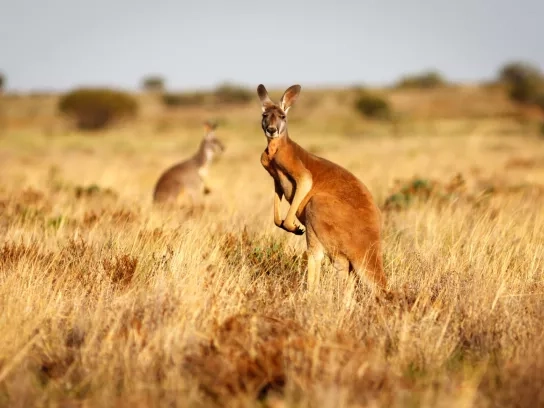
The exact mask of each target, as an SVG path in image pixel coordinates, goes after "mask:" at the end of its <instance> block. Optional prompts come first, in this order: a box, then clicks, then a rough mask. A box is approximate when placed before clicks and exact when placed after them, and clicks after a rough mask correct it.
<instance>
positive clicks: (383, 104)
mask: <svg viewBox="0 0 544 408" xmlns="http://www.w3.org/2000/svg"><path fill="white" fill-rule="evenodd" d="M355 109H356V110H357V111H358V112H359V113H360V114H361V115H363V116H365V117H367V118H370V119H380V120H388V119H391V116H392V111H391V106H390V104H389V101H388V100H387V99H385V98H383V97H381V96H379V95H375V94H371V93H367V92H362V93H361V94H360V95H359V96H358V97H357V98H356V100H355Z"/></svg>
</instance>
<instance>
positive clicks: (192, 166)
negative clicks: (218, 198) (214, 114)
mask: <svg viewBox="0 0 544 408" xmlns="http://www.w3.org/2000/svg"><path fill="white" fill-rule="evenodd" d="M204 127H205V130H206V135H205V136H204V138H203V139H202V142H200V147H199V149H198V151H197V152H196V153H195V154H194V155H193V156H192V157H190V158H189V159H187V160H185V161H183V162H181V163H178V164H176V165H174V166H172V167H170V168H168V169H167V170H165V171H164V172H163V173H162V175H161V176H160V178H159V180H158V181H157V184H156V185H155V189H154V192H153V201H154V202H155V203H175V202H177V201H178V199H180V198H181V199H185V200H188V201H190V202H191V203H192V204H195V203H197V202H199V201H200V200H201V198H202V196H203V195H204V194H209V193H210V192H211V190H210V188H209V186H208V185H207V182H206V178H207V175H208V167H209V165H210V164H211V162H212V161H213V160H214V158H215V156H216V155H218V154H220V153H222V152H223V151H224V150H225V146H224V144H223V143H222V142H221V141H220V140H219V139H217V137H216V136H215V132H214V130H215V128H216V127H217V125H216V124H212V123H210V122H206V123H205V124H204Z"/></svg>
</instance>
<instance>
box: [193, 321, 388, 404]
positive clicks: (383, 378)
mask: <svg viewBox="0 0 544 408" xmlns="http://www.w3.org/2000/svg"><path fill="white" fill-rule="evenodd" d="M367 353H368V348H367V347H365V346H364V344H363V345H360V346H359V347H354V348H352V347H338V348H336V347H331V346H328V345H326V344H323V343H322V342H320V341H318V340H317V339H316V338H315V337H313V336H311V335H309V334H308V333H307V332H306V330H304V329H303V328H302V327H301V326H300V325H299V324H297V323H296V322H294V321H291V320H287V319H278V318H275V317H271V316H263V315H253V314H242V315H234V316H231V317H229V318H227V319H226V320H225V321H224V322H223V323H222V324H220V325H219V326H218V327H217V329H216V330H215V332H214V333H213V337H212V339H211V341H210V342H204V343H201V344H199V345H197V346H193V347H192V350H191V351H190V352H188V353H187V356H186V359H185V362H184V368H185V370H187V372H188V373H189V375H190V376H191V377H192V378H193V379H194V380H195V381H197V382H198V384H199V387H200V389H201V390H202V392H203V393H204V395H206V396H207V397H208V398H210V402H211V401H213V402H214V403H215V404H217V405H220V406H224V404H229V402H232V401H233V400H236V398H237V397H238V398H240V397H245V398H247V396H249V400H251V399H260V400H265V399H266V398H267V397H268V396H269V395H270V394H271V393H274V394H279V395H283V393H284V390H285V387H286V386H291V387H295V388H299V389H298V391H297V390H291V392H295V394H296V393H300V391H301V389H305V390H311V389H314V390H315V391H318V390H319V389H320V388H327V387H331V386H334V387H348V389H349V394H350V399H352V400H353V402H357V403H358V404H364V403H368V402H369V401H370V400H373V399H375V398H377V396H378V395H379V394H380V393H382V392H385V391H386V390H388V389H389V388H390V378H389V376H391V373H385V372H383V371H378V370H373V369H366V370H364V371H363V372H361V370H360V369H359V368H360V364H361V363H362V362H364V361H365V356H366V354H367ZM330 361H334V362H335V364H334V365H333V366H330V365H329V364H328V363H329V362H330ZM333 367H334V368H333ZM337 367H343V369H342V372H341V374H340V376H338V372H337V371H336V368H337ZM328 368H332V370H330V369H328Z"/></svg>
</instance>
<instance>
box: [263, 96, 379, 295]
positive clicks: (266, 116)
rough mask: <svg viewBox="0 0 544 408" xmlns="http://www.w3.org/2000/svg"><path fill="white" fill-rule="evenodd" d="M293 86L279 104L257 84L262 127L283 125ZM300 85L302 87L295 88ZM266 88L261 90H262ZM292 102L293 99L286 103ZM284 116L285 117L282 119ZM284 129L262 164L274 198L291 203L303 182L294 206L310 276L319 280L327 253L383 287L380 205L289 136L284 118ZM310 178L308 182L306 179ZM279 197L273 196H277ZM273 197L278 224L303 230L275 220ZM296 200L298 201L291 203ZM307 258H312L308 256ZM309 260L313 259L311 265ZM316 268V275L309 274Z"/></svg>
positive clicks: (353, 179) (347, 174)
mask: <svg viewBox="0 0 544 408" xmlns="http://www.w3.org/2000/svg"><path fill="white" fill-rule="evenodd" d="M292 88H293V87H291V88H289V90H288V91H286V93H285V94H284V97H283V98H282V103H281V104H282V105H284V106H283V108H284V109H285V110H284V109H282V107H281V106H279V105H276V104H274V103H272V102H271V101H270V100H269V98H268V95H267V94H266V90H264V87H262V88H261V86H260V87H259V96H260V97H261V101H263V124H262V126H263V130H264V131H265V134H266V132H267V129H269V128H273V127H276V128H277V129H280V128H281V124H282V122H285V121H286V119H285V113H286V112H285V111H286V110H288V109H289V107H290V106H291V104H292V102H294V100H293V99H294V98H296V96H297V95H298V92H293V91H292ZM298 89H299V90H300V88H298ZM263 90H264V91H263ZM290 101H291V102H290ZM282 117H283V118H284V119H282ZM283 128H284V131H283V133H281V134H279V136H276V137H274V138H271V137H270V136H268V135H267V137H268V146H267V148H266V150H265V151H264V152H263V154H262V156H261V163H262V165H263V166H264V168H265V169H266V170H267V171H268V173H269V174H270V175H271V176H272V178H273V179H274V184H275V187H276V194H277V196H276V200H277V198H278V196H279V200H281V196H283V195H284V196H285V198H286V199H287V201H288V202H289V203H290V204H291V203H292V202H293V201H294V199H295V196H296V191H297V188H302V187H300V186H302V185H303V183H306V184H307V185H308V187H309V191H308V192H307V193H306V194H304V196H303V198H302V200H301V201H300V204H299V205H298V206H297V207H298V208H296V213H295V214H296V217H297V218H298V219H299V220H300V222H301V223H302V224H303V225H304V226H305V227H306V238H307V244H308V257H309V265H308V268H309V271H308V279H309V280H312V279H314V281H315V282H310V281H309V285H312V284H313V283H317V282H318V279H319V265H320V263H321V259H322V257H323V253H324V252H326V253H327V254H328V255H329V256H331V258H332V259H333V261H334V263H335V266H336V268H337V269H338V270H339V271H340V272H342V273H346V274H347V271H348V270H355V271H356V272H357V273H358V274H360V273H361V272H363V271H365V272H366V276H367V277H368V278H369V279H370V280H371V281H372V282H374V283H376V284H377V285H378V286H380V287H381V288H385V286H386V278H385V274H384V272H383V265H382V250H381V237H380V235H381V234H380V231H381V221H380V213H379V209H378V207H377V206H376V205H375V203H374V200H373V198H372V195H371V193H370V192H369V190H368V189H367V188H366V186H365V185H364V184H363V183H362V182H361V181H359V180H358V179H357V178H356V177H355V176H354V175H353V174H352V173H350V172H349V171H348V170H346V169H344V168H343V167H341V166H339V165H337V164H335V163H333V162H331V161H329V160H326V159H324V158H321V157H318V156H316V155H314V154H311V153H309V152H308V151H306V150H304V149H303V148H302V147H301V146H299V145H298V144H297V143H295V142H294V141H292V140H291V139H290V138H289V135H288V132H287V126H286V122H285V125H284V126H283ZM308 180H310V182H308ZM279 200H277V201H279ZM276 204H279V203H278V202H276V201H275V205H274V206H275V208H274V218H275V223H276V225H278V224H279V225H278V226H279V227H281V228H283V229H285V230H287V231H289V232H293V233H295V234H301V233H303V231H304V230H303V229H302V228H301V227H299V226H297V225H296V223H295V224H293V225H291V223H290V222H289V221H290V220H288V219H287V218H289V214H288V216H287V217H286V219H285V220H284V221H281V220H278V219H277V218H278V216H279V209H278V208H276ZM295 205H296V203H295ZM310 257H312V258H313V259H312V260H310ZM312 263H313V264H312ZM312 268H313V269H314V271H315V272H314V271H311V269H312ZM312 273H315V275H316V276H315V277H311V276H310V275H311V274H312Z"/></svg>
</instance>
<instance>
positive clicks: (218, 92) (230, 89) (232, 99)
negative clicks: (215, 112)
mask: <svg viewBox="0 0 544 408" xmlns="http://www.w3.org/2000/svg"><path fill="white" fill-rule="evenodd" d="M214 96H215V99H216V102H218V103H221V104H243V103H248V102H249V101H251V100H252V99H253V98H254V95H253V92H251V91H250V90H248V89H246V88H244V87H242V86H239V85H233V84H229V83H224V84H222V85H219V86H218V87H217V88H216V89H215V91H214Z"/></svg>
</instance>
